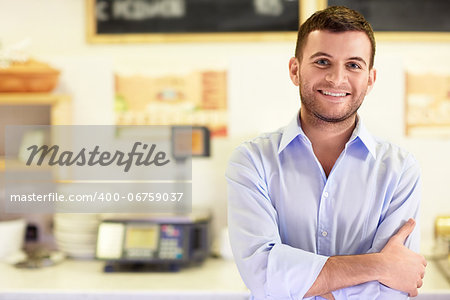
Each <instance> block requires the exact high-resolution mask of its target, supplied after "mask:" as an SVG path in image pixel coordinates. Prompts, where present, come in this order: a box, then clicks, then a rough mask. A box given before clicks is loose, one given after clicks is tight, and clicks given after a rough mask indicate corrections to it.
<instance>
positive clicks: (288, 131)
mask: <svg viewBox="0 0 450 300" xmlns="http://www.w3.org/2000/svg"><path fill="white" fill-rule="evenodd" d="M299 117H300V113H297V114H296V116H295V118H293V119H292V120H291V122H289V124H288V125H287V126H286V127H285V128H284V131H283V135H282V137H281V141H280V145H279V146H278V154H280V153H281V152H282V151H283V150H284V149H285V148H286V147H287V146H288V145H289V144H290V143H291V142H292V141H293V140H294V139H295V138H296V137H297V136H300V137H301V138H302V139H304V140H305V141H307V142H308V143H310V141H309V139H308V137H307V136H306V135H305V133H304V132H303V129H302V126H301V123H300V118H299ZM356 118H357V123H356V127H355V130H353V133H352V136H351V137H350V140H349V141H348V143H347V145H350V144H353V143H354V141H355V140H356V139H357V138H358V139H359V140H360V141H361V142H362V143H363V144H364V146H365V147H366V148H367V150H368V151H369V152H370V154H372V156H373V157H374V158H376V141H375V140H374V138H373V136H372V135H371V134H370V133H369V131H368V130H367V128H366V126H364V124H363V122H362V121H361V118H360V117H359V115H357V116H356Z"/></svg>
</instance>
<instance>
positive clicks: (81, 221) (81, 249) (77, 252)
mask: <svg viewBox="0 0 450 300" xmlns="http://www.w3.org/2000/svg"><path fill="white" fill-rule="evenodd" d="M99 224H100V216H99V215H98V214H64V213H58V214H55V216H54V234H55V242H56V245H57V247H58V249H59V250H61V251H63V252H65V253H66V254H67V255H68V256H70V257H73V258H83V259H89V258H94V257H95V246H96V242H97V231H98V226H99Z"/></svg>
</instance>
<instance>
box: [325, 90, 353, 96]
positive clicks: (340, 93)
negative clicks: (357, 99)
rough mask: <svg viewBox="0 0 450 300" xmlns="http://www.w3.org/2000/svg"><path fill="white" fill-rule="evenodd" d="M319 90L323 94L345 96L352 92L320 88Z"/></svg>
mask: <svg viewBox="0 0 450 300" xmlns="http://www.w3.org/2000/svg"><path fill="white" fill-rule="evenodd" d="M319 92H320V93H321V94H322V95H325V96H333V97H345V96H348V95H350V93H347V92H330V91H325V90H319Z"/></svg>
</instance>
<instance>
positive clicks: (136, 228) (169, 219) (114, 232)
mask: <svg viewBox="0 0 450 300" xmlns="http://www.w3.org/2000/svg"><path fill="white" fill-rule="evenodd" d="M210 221H211V217H210V215H209V213H198V212H197V213H192V214H188V215H136V214H133V215H129V216H127V215H124V214H117V215H110V216H107V217H105V218H104V219H103V220H102V222H101V224H100V225H99V228H98V237H97V246H96V258H97V259H100V260H104V261H105V262H106V264H105V267H104V271H105V272H116V271H178V270H179V269H180V268H181V267H186V266H189V265H193V264H200V263H201V262H203V261H204V260H205V259H206V258H207V257H208V255H209V250H210V240H211V239H210Z"/></svg>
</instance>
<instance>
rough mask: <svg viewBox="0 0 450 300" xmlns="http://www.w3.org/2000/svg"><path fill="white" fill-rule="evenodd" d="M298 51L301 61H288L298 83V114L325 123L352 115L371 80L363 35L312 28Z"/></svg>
mask: <svg viewBox="0 0 450 300" xmlns="http://www.w3.org/2000/svg"><path fill="white" fill-rule="evenodd" d="M302 53H303V55H302V60H301V61H299V60H298V59H297V58H292V59H291V61H290V62H289V69H290V75H291V79H292V81H293V83H294V84H295V85H298V86H299V87H300V96H301V101H302V114H303V113H306V114H308V115H310V116H311V117H314V118H318V119H320V120H322V121H325V122H329V123H337V122H342V121H344V120H347V119H348V118H350V117H354V116H355V114H356V111H357V110H358V108H359V106H360V105H361V103H362V102H363V100H364V97H365V95H366V94H367V93H368V92H369V91H370V90H371V89H372V86H373V83H374V81H375V70H373V69H372V70H370V69H369V64H370V57H371V44H370V40H369V38H368V37H367V35H366V34H365V33H364V32H361V31H346V32H339V33H334V32H329V31H322V30H316V31H313V32H311V33H310V34H309V35H308V40H307V42H306V45H305V46H304V49H303V52H302Z"/></svg>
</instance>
